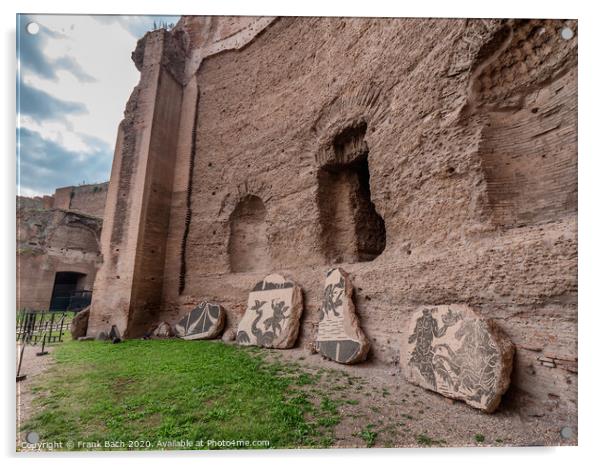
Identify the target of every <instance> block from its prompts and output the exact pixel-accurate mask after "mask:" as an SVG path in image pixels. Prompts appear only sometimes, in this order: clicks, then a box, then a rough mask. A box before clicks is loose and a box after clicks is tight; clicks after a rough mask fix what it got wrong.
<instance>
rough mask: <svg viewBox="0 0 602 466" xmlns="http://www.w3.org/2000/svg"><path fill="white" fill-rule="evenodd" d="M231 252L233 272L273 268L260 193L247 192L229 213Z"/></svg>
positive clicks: (231, 269)
mask: <svg viewBox="0 0 602 466" xmlns="http://www.w3.org/2000/svg"><path fill="white" fill-rule="evenodd" d="M228 255H229V257H230V271H231V272H263V271H268V270H269V268H270V264H271V260H270V250H269V246H268V235H267V224H266V210H265V206H264V204H263V201H262V200H261V199H260V198H258V197H257V196H246V197H245V198H244V199H242V200H241V201H240V202H239V203H238V205H237V206H236V208H235V209H234V211H233V212H232V215H231V216H230V241H229V243H228Z"/></svg>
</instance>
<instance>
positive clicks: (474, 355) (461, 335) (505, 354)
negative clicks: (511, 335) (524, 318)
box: [402, 304, 514, 413]
mask: <svg viewBox="0 0 602 466" xmlns="http://www.w3.org/2000/svg"><path fill="white" fill-rule="evenodd" d="M405 342H406V348H405V349H404V348H402V357H405V365H406V377H407V378H408V380H409V381H410V382H412V383H414V384H416V385H419V386H421V387H424V388H427V389H429V390H432V391H435V392H437V393H440V394H441V395H443V396H446V397H449V398H454V399H457V400H463V401H465V402H466V403H467V404H469V405H470V406H473V407H475V408H478V409H481V410H483V411H485V412H488V413H489V412H493V411H494V410H495V409H496V408H497V406H498V405H499V403H500V401H501V397H502V395H503V394H504V392H505V391H506V390H507V389H508V386H509V385H510V374H511V372H512V359H513V356H514V345H513V344H512V342H511V341H510V340H509V339H508V337H507V336H505V335H504V334H503V333H502V332H501V330H499V329H498V328H497V327H496V325H495V324H494V322H493V321H491V320H489V319H484V318H482V317H481V316H480V315H479V314H477V313H476V312H475V311H473V310H472V309H470V308H469V307H468V306H465V305H458V304H452V305H444V306H425V307H422V308H420V309H419V310H418V311H417V312H415V313H414V314H413V315H412V317H411V319H410V324H409V327H408V336H407V338H406V339H405Z"/></svg>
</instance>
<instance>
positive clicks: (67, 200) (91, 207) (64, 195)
mask: <svg viewBox="0 0 602 466" xmlns="http://www.w3.org/2000/svg"><path fill="white" fill-rule="evenodd" d="M108 188H109V183H108V182H106V183H98V184H87V185H81V186H66V187H64V188H58V189H57V190H56V191H55V193H54V204H53V207H54V208H55V209H63V210H73V211H77V212H81V213H84V214H88V215H93V216H95V217H98V218H102V217H103V215H104V209H105V203H106V199H107V191H108Z"/></svg>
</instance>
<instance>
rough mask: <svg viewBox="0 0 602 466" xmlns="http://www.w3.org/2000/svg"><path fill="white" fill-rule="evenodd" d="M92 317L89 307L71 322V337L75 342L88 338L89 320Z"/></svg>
mask: <svg viewBox="0 0 602 466" xmlns="http://www.w3.org/2000/svg"><path fill="white" fill-rule="evenodd" d="M89 317H90V307H89V306H88V307H87V308H86V309H84V310H83V311H80V312H78V313H77V314H75V317H73V320H72V321H71V328H70V330H71V337H72V338H73V339H74V340H77V339H79V338H80V337H85V336H86V331H87V330H88V318H89Z"/></svg>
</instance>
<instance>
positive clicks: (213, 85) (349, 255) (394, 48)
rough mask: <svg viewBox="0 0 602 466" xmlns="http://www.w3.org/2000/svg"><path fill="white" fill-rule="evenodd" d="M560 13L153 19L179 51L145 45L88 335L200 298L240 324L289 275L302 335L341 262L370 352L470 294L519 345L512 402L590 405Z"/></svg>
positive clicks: (371, 359)
mask: <svg viewBox="0 0 602 466" xmlns="http://www.w3.org/2000/svg"><path fill="white" fill-rule="evenodd" d="M565 26H568V27H570V28H571V29H572V31H574V32H576V31H577V24H576V22H575V21H566V22H565V21H560V20H554V21H543V20H541V21H540V20H535V21H518V20H517V21H503V20H479V19H474V20H460V19H453V20H446V19H441V20H430V19H361V18H354V19H350V18H278V19H276V20H274V19H272V18H267V19H264V18H247V19H244V20H241V21H239V22H236V21H234V22H232V21H229V20H228V19H227V18H225V19H224V18H194V17H184V18H183V19H182V21H181V22H180V23H179V24H178V26H177V27H176V28H175V29H174V31H173V32H171V33H166V32H154V33H151V35H150V36H148V37H147V38H145V39H144V40H143V42H142V43H144V41H148V40H150V41H151V43H153V42H152V41H156V40H158V39H157V37H159V36H161V37H164V40H165V41H166V42H165V44H166V45H165V47H166V48H164V49H156V50H154V51H153V49H152V48H149V47H148V45H147V46H146V47H139V48H138V49H137V51H136V52H135V53H134V60H135V61H136V62H137V64H139V65H141V66H139V67H140V69H141V70H142V75H141V82H140V84H139V85H138V87H137V88H136V89H135V90H134V92H133V94H132V97H131V99H130V102H129V103H128V106H127V108H126V118H125V120H124V122H123V123H122V125H121V128H120V133H119V137H118V141H117V150H116V156H115V161H114V164H113V173H112V176H111V187H110V189H109V194H108V201H107V214H106V222H105V231H104V232H103V239H102V244H103V255H104V265H103V269H102V271H101V276H102V279H101V280H98V281H97V286H96V288H95V298H94V299H95V304H94V305H93V308H92V314H91V320H90V322H91V327H90V329H91V331H92V332H94V331H98V330H106V327H107V326H108V325H110V324H112V323H116V324H118V325H120V326H123V328H124V329H125V328H127V329H128V331H130V332H131V334H132V335H134V334H140V333H144V332H145V331H147V330H148V329H150V327H151V326H152V325H153V324H154V323H155V322H156V320H157V319H164V320H167V321H168V322H175V321H176V319H178V318H179V317H181V316H182V315H183V314H184V313H186V312H187V311H189V310H190V309H191V307H193V306H194V305H196V304H198V302H199V301H201V300H210V301H216V302H219V303H220V304H222V305H223V306H224V307H225V308H226V310H227V326H228V327H229V328H234V329H235V328H236V326H237V324H238V322H239V320H240V318H241V316H242V314H243V312H244V308H245V305H246V301H247V296H248V293H249V290H250V289H251V288H252V287H253V285H254V284H255V283H257V282H258V281H260V280H261V279H263V278H264V276H265V275H266V274H267V273H268V272H277V273H281V274H283V275H286V276H289V277H290V278H292V279H294V280H295V282H296V283H298V284H299V285H301V286H302V288H303V291H304V302H305V311H304V315H303V317H302V329H301V332H300V338H299V341H298V343H297V344H298V345H299V346H307V345H309V344H310V343H311V342H312V341H313V340H314V339H315V336H316V330H317V323H318V311H319V307H320V305H321V298H322V294H323V283H324V278H325V274H326V271H327V270H328V269H329V268H330V267H332V265H334V264H339V265H340V266H342V267H343V268H344V269H345V270H346V271H348V272H349V273H350V275H351V278H352V280H353V283H354V286H355V300H356V305H357V306H356V307H357V312H358V315H359V317H360V320H361V325H362V328H363V329H364V331H365V333H366V335H367V336H368V337H369V339H370V341H371V344H372V349H371V351H370V354H369V356H368V363H369V364H388V365H391V366H394V365H398V364H402V363H400V360H399V358H400V347H401V345H402V343H403V341H404V339H407V338H408V332H407V326H408V322H409V317H410V315H411V313H412V312H413V311H414V310H415V309H416V308H417V307H419V306H422V305H439V304H451V303H459V304H467V305H469V306H471V307H472V308H474V309H476V310H478V311H480V312H481V314H482V315H484V316H485V317H488V318H491V319H493V320H495V321H496V322H497V323H498V324H499V326H500V327H501V328H502V329H503V331H505V332H506V333H507V334H508V335H509V336H510V338H511V339H512V341H513V342H514V343H515V344H516V346H517V353H516V360H515V370H514V373H513V375H512V386H511V393H510V394H509V396H508V397H507V399H508V400H512V399H519V398H521V397H522V396H523V395H525V396H527V397H529V398H530V399H532V400H534V401H536V403H535V405H537V406H539V407H540V408H538V409H547V408H549V409H552V408H553V409H556V408H558V409H562V410H565V411H567V412H574V411H575V407H576V393H577V391H576V382H577V376H576V365H577V364H576V361H577V337H576V319H577V211H576V208H577V204H576V182H577V178H576V163H577V147H576V118H577V106H576V85H577V82H576V72H577V39H576V37H572V38H569V39H563V38H562V37H561V36H560V31H561V29H562V28H563V27H565ZM182 51H183V54H182ZM166 57H167V58H166ZM179 60H184V63H183V66H181V67H180V66H178V70H179V71H178V72H175V73H172V74H171V75H170V77H169V78H166V79H167V81H161V78H160V76H162V74H161V73H162V72H163V70H164V69H165V68H167V69H173V68H174V67H173V65H174V63H180V62H179ZM149 63H150V65H149ZM172 78H173V79H174V80H175V81H177V83H178V84H177V85H176V84H175V83H171V81H170V79H172ZM172 84H173V86H172ZM178 86H179V87H178ZM166 99H167V100H168V101H170V102H171V103H169V102H166ZM155 105H158V107H159V108H164V110H163V111H161V115H163V116H164V115H170V117H169V118H168V119H166V120H161V121H162V122H163V123H162V124H161V125H154V124H153V122H155V121H156V120H155V119H154V118H155V117H154V115H155V113H154V108H155V107H154V106H155ZM170 105H173V107H171V106H170ZM178 106H179V119H178V125H177V127H176V125H175V124H173V125H172V126H171V130H170V131H171V134H167V133H165V128H166V127H167V125H169V124H171V123H169V122H172V121H175V119H176V116H175V113H177V111H176V108H178ZM149 109H150V110H149ZM155 133H156V134H155ZM176 134H177V137H176V136H175V135H176ZM153 141H154V143H153ZM167 154H169V155H167ZM162 156H164V157H168V158H169V160H167V159H162V158H161V157H162ZM152 160H156V161H157V163H158V165H155V166H154V167H155V168H153V165H152V163H154V162H151V161H152ZM161 160H163V162H161ZM147 164H149V165H147ZM163 164H164V165H163ZM172 164H173V165H172ZM147 167H150V171H149V170H147ZM170 177H171V179H169V178H170ZM170 182H171V183H172V185H171V191H170ZM155 214H156V216H155ZM133 296H134V297H135V299H132V297H133ZM136 296H137V298H136ZM147 298H148V301H147V302H144V303H143V302H142V301H144V300H146V299H147ZM138 299H139V302H137V301H136V300H138ZM95 306H96V307H95ZM158 311H160V315H158ZM402 369H403V367H402ZM507 402H510V401H507Z"/></svg>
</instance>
